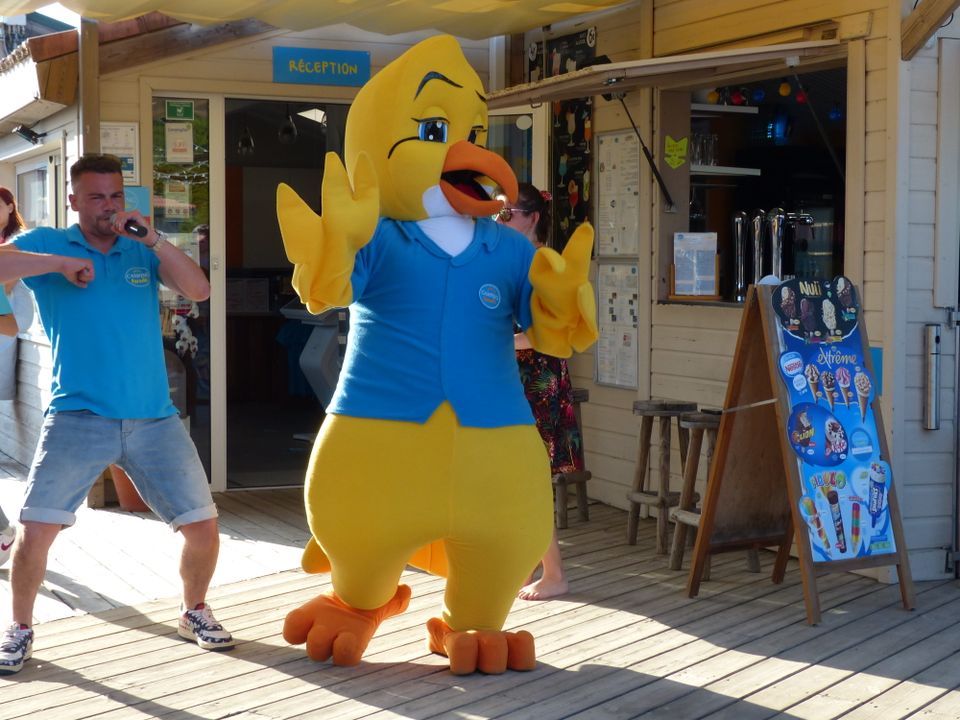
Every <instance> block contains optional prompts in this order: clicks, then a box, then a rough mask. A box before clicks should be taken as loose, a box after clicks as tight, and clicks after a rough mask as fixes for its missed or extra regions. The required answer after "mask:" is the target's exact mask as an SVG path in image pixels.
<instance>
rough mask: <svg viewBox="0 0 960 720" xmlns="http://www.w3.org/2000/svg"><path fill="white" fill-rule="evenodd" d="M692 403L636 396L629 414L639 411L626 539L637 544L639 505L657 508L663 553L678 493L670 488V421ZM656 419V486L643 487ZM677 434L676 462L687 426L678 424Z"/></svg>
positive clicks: (683, 452)
mask: <svg viewBox="0 0 960 720" xmlns="http://www.w3.org/2000/svg"><path fill="white" fill-rule="evenodd" d="M696 409H697V406H696V403H688V402H673V401H666V400H637V401H636V402H635V403H633V414H634V415H639V416H640V417H641V420H640V438H639V440H638V442H637V466H636V469H635V470H634V474H633V490H631V492H629V493H627V499H628V500H629V501H630V513H629V515H628V516H627V542H628V543H629V544H630V545H636V544H637V528H638V525H639V519H640V508H641V507H646V508H647V509H648V510H649V508H650V507H656V508H657V553H658V554H660V555H666V554H667V532H668V530H669V525H668V518H667V512H668V510H669V509H670V507H671V506H672V505H676V504H677V502H679V500H680V493H678V492H671V491H670V432H671V430H670V425H671V420H672V419H673V418H679V417H680V416H681V415H683V414H684V413H689V412H695V411H696ZM655 419H656V420H657V421H658V422H659V430H660V458H659V467H660V478H659V483H658V485H657V489H656V490H653V488H652V487H650V488H649V489H648V488H647V483H646V476H647V464H648V462H649V459H650V438H651V436H652V434H653V421H654V420H655ZM678 431H679V432H678V434H679V436H680V462H681V464H684V463H685V462H686V457H687V435H688V433H687V429H686V428H684V427H679V426H678Z"/></svg>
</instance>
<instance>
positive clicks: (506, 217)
mask: <svg viewBox="0 0 960 720" xmlns="http://www.w3.org/2000/svg"><path fill="white" fill-rule="evenodd" d="M532 212H533V210H524V209H523V208H511V207H505V208H502V209H501V210H500V212H498V213H497V217H499V218H500V219H501V220H502V221H503V222H510V221H511V220H513V214H514V213H523V214H524V215H529V214H530V213H532Z"/></svg>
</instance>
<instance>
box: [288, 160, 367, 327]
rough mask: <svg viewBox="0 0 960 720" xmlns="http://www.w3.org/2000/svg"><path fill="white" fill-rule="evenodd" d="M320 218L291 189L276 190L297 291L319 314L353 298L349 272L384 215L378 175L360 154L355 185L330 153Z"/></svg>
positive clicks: (341, 305)
mask: <svg viewBox="0 0 960 720" xmlns="http://www.w3.org/2000/svg"><path fill="white" fill-rule="evenodd" d="M320 198H321V201H322V208H323V215H322V216H321V215H317V214H316V213H315V212H314V211H313V210H312V209H311V208H310V206H309V205H307V204H306V203H305V202H304V201H303V200H302V199H301V198H300V196H299V195H297V193H296V192H295V191H294V190H293V188H291V187H290V186H289V185H285V184H283V183H281V184H280V185H279V186H278V187H277V218H278V220H279V221H280V234H281V236H282V237H283V246H284V248H285V249H286V251H287V258H289V260H290V262H292V263H293V264H294V270H293V287H294V289H295V290H296V291H297V294H298V295H299V296H300V298H301V300H303V302H304V304H305V305H306V306H307V309H308V310H309V311H310V312H312V313H314V314H316V313H320V312H323V311H324V310H326V309H328V308H331V307H345V306H347V305H349V304H350V301H351V299H352V289H351V287H350V273H351V272H352V271H353V262H354V257H355V256H356V254H357V251H358V250H360V248H362V247H363V246H364V245H366V244H367V243H368V242H370V238H372V237H373V231H374V230H375V229H376V227H377V220H378V219H379V214H380V193H379V189H378V185H377V176H376V173H375V172H374V170H373V165H372V164H371V162H370V158H369V157H368V156H367V155H366V154H365V153H361V154H360V155H358V157H357V161H356V165H355V166H354V169H353V184H352V185H351V183H350V178H348V177H347V172H346V170H345V169H344V167H343V163H342V162H341V161H340V158H339V157H338V156H337V154H336V153H332V152H330V153H327V155H326V162H325V165H324V171H323V184H322V186H321V189H320Z"/></svg>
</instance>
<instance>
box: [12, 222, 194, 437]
mask: <svg viewBox="0 0 960 720" xmlns="http://www.w3.org/2000/svg"><path fill="white" fill-rule="evenodd" d="M13 242H14V243H15V244H16V246H17V247H18V248H20V249H21V250H28V251H30V252H38V253H52V254H55V255H67V256H71V257H79V258H87V259H89V260H90V261H91V262H93V268H94V280H93V282H91V283H90V284H89V285H88V286H87V287H86V288H78V287H76V286H75V285H73V284H71V283H70V282H69V281H68V280H67V279H66V278H65V277H63V275H61V274H60V273H48V274H46V275H38V276H36V277H30V278H24V283H26V285H27V287H29V288H30V289H31V290H32V291H33V293H34V296H35V297H36V300H37V309H38V310H39V312H40V320H41V321H42V323H43V329H44V331H45V332H46V334H47V337H48V338H49V339H50V346H51V349H52V352H53V383H52V388H51V390H52V399H51V401H50V407H49V408H48V410H47V412H65V411H71V410H89V411H90V412H93V413H96V414H97V415H102V416H104V417H110V418H128V419H130V418H160V417H167V416H169V415H173V414H174V413H175V412H176V409H175V408H174V406H173V403H172V402H171V401H170V390H169V387H168V384H167V372H166V365H165V362H164V358H163V340H162V338H161V335H160V309H159V308H160V306H159V301H158V294H157V291H158V285H159V275H158V270H157V269H158V267H159V265H160V261H159V260H158V259H157V256H156V254H155V253H153V252H152V251H150V250H149V249H148V248H146V247H144V246H143V245H142V244H141V243H138V242H136V241H134V240H130V239H129V238H125V237H118V238H117V242H116V243H115V244H114V246H113V247H112V248H111V249H110V250H109V251H108V252H107V253H106V254H104V253H101V252H100V251H98V250H96V249H95V248H93V247H91V245H90V244H89V243H88V242H87V240H86V238H85V237H84V236H83V233H82V232H81V230H80V226H79V225H73V226H71V227H69V228H67V229H66V230H63V229H55V228H35V229H33V230H30V231H28V232H25V233H23V234H21V235H18V236H16V238H14V240H13Z"/></svg>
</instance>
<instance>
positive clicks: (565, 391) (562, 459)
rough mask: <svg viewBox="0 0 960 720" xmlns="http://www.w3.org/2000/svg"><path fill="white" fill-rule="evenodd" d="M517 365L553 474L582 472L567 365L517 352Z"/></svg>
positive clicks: (557, 359)
mask: <svg viewBox="0 0 960 720" xmlns="http://www.w3.org/2000/svg"><path fill="white" fill-rule="evenodd" d="M517 365H519V367H520V380H521V381H522V382H523V390H524V393H525V394H526V396H527V401H528V402H529V403H530V409H531V410H533V417H534V419H535V420H536V423H537V430H539V431H540V436H541V437H542V438H543V442H544V444H545V445H546V446H547V452H548V453H549V455H550V468H551V470H552V472H553V473H560V472H572V471H574V470H583V439H582V437H581V435H580V428H579V427H578V425H577V418H576V416H575V415H574V412H573V385H572V384H571V382H570V373H569V372H568V371H567V361H566V360H563V359H561V358H555V357H552V356H550V355H543V354H542V353H538V352H537V351H536V350H517Z"/></svg>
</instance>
